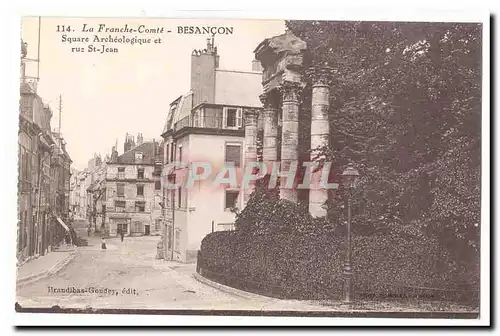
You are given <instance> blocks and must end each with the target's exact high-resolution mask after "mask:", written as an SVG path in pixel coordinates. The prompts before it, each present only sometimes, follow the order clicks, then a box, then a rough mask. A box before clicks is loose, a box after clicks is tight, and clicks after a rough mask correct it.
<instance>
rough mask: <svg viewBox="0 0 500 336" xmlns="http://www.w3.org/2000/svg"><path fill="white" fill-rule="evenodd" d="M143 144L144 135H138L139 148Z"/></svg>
mask: <svg viewBox="0 0 500 336" xmlns="http://www.w3.org/2000/svg"><path fill="white" fill-rule="evenodd" d="M142 142H143V137H142V133H137V146H139V145H140V144H142Z"/></svg>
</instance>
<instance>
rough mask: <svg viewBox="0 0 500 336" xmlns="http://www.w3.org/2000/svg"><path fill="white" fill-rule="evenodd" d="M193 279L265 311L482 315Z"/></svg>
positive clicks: (436, 305)
mask: <svg viewBox="0 0 500 336" xmlns="http://www.w3.org/2000/svg"><path fill="white" fill-rule="evenodd" d="M192 278H193V279H195V280H197V281H198V282H200V283H201V284H204V285H207V286H210V287H212V288H215V289H218V290H220V291H222V292H225V293H228V294H232V295H235V296H238V297H241V298H244V299H247V300H248V301H250V302H252V301H253V302H258V301H261V302H265V309H266V310H285V311H330V312H332V311H333V312H338V313H349V314H356V313H370V314H374V315H376V314H379V313H414V314H415V313H424V314H425V313H428V314H430V315H429V316H432V315H433V314H434V315H436V316H437V315H439V314H442V315H443V316H444V315H446V314H451V315H452V316H454V317H460V316H461V315H468V314H469V315H470V314H472V315H475V314H479V307H470V306H466V305H461V304H458V303H453V302H443V301H426V300H417V299H410V300H390V299H387V300H380V301H376V300H357V301H355V302H353V303H352V304H345V303H343V302H341V301H336V300H292V299H277V298H271V297H267V296H263V295H259V294H255V293H251V292H246V291H243V290H240V289H237V288H233V287H229V286H226V285H223V284H220V283H218V282H215V281H212V280H210V279H208V278H205V277H203V276H201V275H200V274H198V273H196V271H195V272H193V273H192Z"/></svg>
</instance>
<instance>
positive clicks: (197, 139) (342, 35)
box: [9, 16, 490, 324]
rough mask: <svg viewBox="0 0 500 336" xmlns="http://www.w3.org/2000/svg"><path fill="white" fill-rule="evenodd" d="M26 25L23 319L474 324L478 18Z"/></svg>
mask: <svg viewBox="0 0 500 336" xmlns="http://www.w3.org/2000/svg"><path fill="white" fill-rule="evenodd" d="M20 21H21V22H20V25H21V41H20V43H19V58H20V62H19V64H18V65H16V66H19V70H20V73H19V89H20V91H19V123H18V141H17V143H18V150H17V153H18V162H17V167H18V170H17V171H18V178H17V186H18V189H17V205H18V208H17V215H18V218H17V241H16V244H15V249H16V268H17V269H16V289H15V291H16V295H15V298H16V301H15V311H16V315H19V314H20V315H25V316H26V317H24V318H25V319H26V321H29V316H31V315H36V314H45V313H50V314H53V315H58V314H118V315H119V314H132V315H178V316H180V315H200V316H270V317H299V318H300V317H304V318H307V317H338V318H342V317H348V318H352V323H353V324H356V318H374V319H376V318H405V319H416V320H418V319H420V321H421V322H418V323H422V324H426V323H427V322H426V321H427V319H454V320H477V319H479V318H481V316H482V314H483V313H484V312H483V311H482V309H480V307H481V308H482V307H484V304H487V303H485V302H483V301H482V300H483V299H484V297H481V296H480V291H483V290H484V287H482V285H481V284H483V280H485V279H484V278H483V277H484V276H486V277H487V278H489V265H487V264H483V263H481V260H482V259H481V258H482V257H484V255H483V254H487V255H489V253H490V251H489V247H488V249H485V248H484V247H483V246H484V245H483V244H485V240H489V239H490V237H489V236H484V232H485V231H483V230H485V229H488V230H489V221H488V222H485V221H484V217H483V216H484V213H482V211H481V210H482V207H481V206H482V204H483V205H484V203H482V202H484V201H485V200H484V199H483V198H482V197H481V195H482V191H483V192H484V190H482V188H481V183H482V178H483V177H484V173H483V174H482V172H484V170H483V171H482V168H483V166H482V145H484V143H483V142H484V141H486V142H489V139H485V138H482V129H483V128H484V127H482V125H483V124H482V120H483V119H482V118H484V117H485V116H484V113H485V112H484V111H485V110H484V105H483V104H484V98H483V97H484V94H485V90H487V91H488V93H489V88H485V87H484V83H485V80H484V71H485V69H484V66H485V64H484V62H483V60H484V44H488V43H489V40H487V39H486V38H485V29H486V28H488V29H489V26H488V27H486V26H485V24H484V22H482V21H481V20H476V21H471V20H464V21H453V20H446V21H435V20H434V21H380V20H373V21H371V20H365V21H363V20H352V21H347V20H309V19H308V20H299V19H286V20H284V19H280V20H278V19H244V18H239V19H231V18H225V19H219V18H190V19H188V18H147V17H142V18H134V17H130V18H127V17H114V18H112V17H109V18H106V17H55V16H54V17H49V16H25V17H22V18H21V19H20ZM488 34H489V32H488ZM488 39H489V35H488ZM16 57H17V56H16ZM488 69H489V68H488ZM16 71H17V70H16ZM488 71H489V70H488ZM488 127H489V126H488ZM9 164H13V163H9ZM483 195H484V194H483ZM485 225H486V226H488V228H485V227H484V226H485ZM487 232H489V231H487ZM488 246H489V245H488ZM484 272H487V273H484ZM488 300H489V299H488ZM488 316H489V312H488ZM174 318H175V317H174Z"/></svg>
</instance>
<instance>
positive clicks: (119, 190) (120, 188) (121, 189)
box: [116, 183, 125, 197]
mask: <svg viewBox="0 0 500 336" xmlns="http://www.w3.org/2000/svg"><path fill="white" fill-rule="evenodd" d="M116 195H117V196H118V197H124V196H125V184H124V183H118V184H117V185H116Z"/></svg>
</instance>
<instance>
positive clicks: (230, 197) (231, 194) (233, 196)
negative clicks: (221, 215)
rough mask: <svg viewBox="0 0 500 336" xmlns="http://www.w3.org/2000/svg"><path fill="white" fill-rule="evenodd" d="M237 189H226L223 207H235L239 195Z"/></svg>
mask: <svg viewBox="0 0 500 336" xmlns="http://www.w3.org/2000/svg"><path fill="white" fill-rule="evenodd" d="M239 193H240V192H239V191H238V190H226V201H225V203H226V204H225V205H224V209H225V210H227V209H232V208H236V206H237V205H238V195H239Z"/></svg>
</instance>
